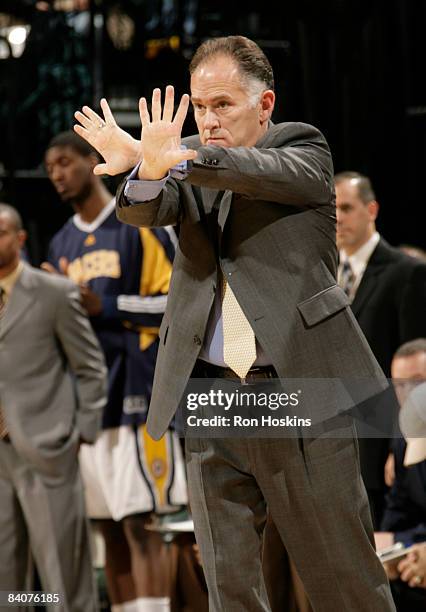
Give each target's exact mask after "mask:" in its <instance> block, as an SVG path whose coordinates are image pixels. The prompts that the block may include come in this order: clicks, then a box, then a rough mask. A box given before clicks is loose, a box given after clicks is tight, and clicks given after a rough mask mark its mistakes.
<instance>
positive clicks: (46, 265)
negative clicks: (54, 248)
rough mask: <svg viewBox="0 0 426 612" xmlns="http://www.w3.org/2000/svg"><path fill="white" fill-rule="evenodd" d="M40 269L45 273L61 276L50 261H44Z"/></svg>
mask: <svg viewBox="0 0 426 612" xmlns="http://www.w3.org/2000/svg"><path fill="white" fill-rule="evenodd" d="M40 268H41V269H42V270H44V271H45V272H49V274H59V272H58V270H57V269H56V268H55V267H54V266H52V264H51V263H49V262H48V261H43V263H42V264H41V266H40Z"/></svg>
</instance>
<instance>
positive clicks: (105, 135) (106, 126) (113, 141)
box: [74, 98, 141, 176]
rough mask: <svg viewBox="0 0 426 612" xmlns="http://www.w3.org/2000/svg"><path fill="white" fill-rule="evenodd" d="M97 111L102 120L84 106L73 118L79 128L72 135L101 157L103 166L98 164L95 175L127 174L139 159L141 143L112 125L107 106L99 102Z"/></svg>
mask: <svg viewBox="0 0 426 612" xmlns="http://www.w3.org/2000/svg"><path fill="white" fill-rule="evenodd" d="M101 108H102V111H103V115H104V119H102V117H100V116H99V115H98V114H97V113H95V111H93V110H92V109H91V108H89V107H88V106H83V108H82V111H83V112H80V111H77V112H76V113H75V114H74V116H75V118H76V119H77V121H79V122H80V124H81V125H75V126H74V130H75V132H76V133H77V134H78V135H79V136H81V137H82V138H84V140H86V141H87V142H88V143H89V144H91V145H92V147H94V148H95V149H96V151H98V153H100V154H101V155H102V157H103V158H104V160H105V163H102V164H98V165H97V166H96V167H95V169H94V173H95V174H109V175H111V176H114V175H115V174H120V173H121V172H127V171H128V170H130V169H131V168H133V167H134V166H135V165H136V164H137V163H138V162H139V161H140V159H141V143H140V141H138V140H135V139H134V138H132V137H131V136H130V134H128V133H127V132H125V131H124V130H122V129H121V128H120V127H119V126H118V125H117V123H116V122H115V119H114V116H113V114H112V112H111V109H110V108H109V106H108V102H107V101H106V100H105V99H104V98H103V99H102V100H101Z"/></svg>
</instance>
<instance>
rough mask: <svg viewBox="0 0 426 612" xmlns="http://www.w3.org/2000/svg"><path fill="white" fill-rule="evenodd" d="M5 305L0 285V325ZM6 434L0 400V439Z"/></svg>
mask: <svg viewBox="0 0 426 612" xmlns="http://www.w3.org/2000/svg"><path fill="white" fill-rule="evenodd" d="M5 307H6V301H5V298H4V290H3V288H2V287H0V327H1V321H2V318H3V315H4V310H5ZM7 435H8V431H7V427H6V423H5V420H4V417H3V411H2V409H1V402H0V440H3V439H4V438H6V436H7Z"/></svg>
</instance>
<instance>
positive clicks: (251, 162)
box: [187, 123, 333, 207]
mask: <svg viewBox="0 0 426 612" xmlns="http://www.w3.org/2000/svg"><path fill="white" fill-rule="evenodd" d="M270 130H272V131H273V132H277V136H276V138H273V142H277V141H279V138H278V136H279V135H282V138H281V140H282V141H283V142H282V144H280V145H275V146H272V147H271V148H256V147H236V148H232V147H231V148H224V147H215V146H202V147H200V148H199V149H198V157H197V159H196V160H194V162H193V165H192V171H191V172H190V173H189V175H188V178H187V181H188V182H189V183H191V184H192V185H199V186H203V187H210V188H212V189H218V190H225V189H228V190H230V191H232V192H234V193H238V194H240V195H242V196H244V197H246V198H248V199H254V200H266V201H270V202H278V203H282V204H290V205H295V206H303V207H310V206H315V207H316V206H318V205H319V204H328V203H329V202H330V200H331V198H332V195H333V180H332V179H333V165H332V160H331V154H330V151H329V148H328V145H327V143H326V141H325V139H324V137H323V136H322V134H321V133H320V132H319V131H318V130H317V129H316V128H314V127H312V126H310V125H305V124H294V123H292V124H286V125H285V127H284V126H281V125H275V126H272V127H271V128H270ZM281 133H282V134H281Z"/></svg>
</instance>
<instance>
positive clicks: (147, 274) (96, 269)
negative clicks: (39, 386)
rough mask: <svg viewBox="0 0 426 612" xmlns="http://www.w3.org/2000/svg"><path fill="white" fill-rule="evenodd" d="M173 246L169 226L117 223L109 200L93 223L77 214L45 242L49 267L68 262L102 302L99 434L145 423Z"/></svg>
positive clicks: (97, 327) (96, 323) (70, 273)
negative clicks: (105, 387) (104, 395)
mask: <svg viewBox="0 0 426 612" xmlns="http://www.w3.org/2000/svg"><path fill="white" fill-rule="evenodd" d="M174 241H175V234H174V231H173V229H172V228H170V229H168V228H167V229H147V228H140V229H137V228H135V227H131V226H129V225H125V224H123V223H121V222H120V221H118V219H117V217H116V215H115V201H114V200H113V201H111V202H110V203H109V204H108V205H107V206H106V207H105V208H104V209H103V210H102V212H101V213H100V214H99V215H98V217H97V218H96V219H95V221H94V222H93V223H90V224H87V223H84V222H83V221H82V220H81V218H80V216H79V215H74V217H72V218H71V219H69V221H67V223H66V224H65V225H64V227H63V228H62V229H61V230H60V231H59V232H58V233H57V234H56V235H55V236H54V237H53V239H52V242H51V244H50V247H49V254H48V261H49V262H50V263H51V264H52V265H53V266H55V268H59V259H60V258H61V257H66V259H67V260H68V262H69V266H68V276H69V277H70V278H71V279H72V280H73V281H74V282H76V283H77V284H87V285H88V286H89V287H90V288H91V289H92V291H94V292H95V293H97V294H98V295H99V296H100V297H101V298H102V305H103V311H102V314H101V315H99V316H96V317H92V318H91V322H92V325H93V328H94V330H95V332H96V334H97V336H98V339H99V342H100V343H101V346H102V348H103V350H104V353H105V357H106V361H107V365H108V371H109V399H108V403H107V406H106V408H105V410H104V416H103V427H104V428H108V427H117V426H119V425H120V424H125V423H126V424H130V423H134V424H139V423H143V422H144V421H145V420H146V414H147V410H148V404H149V400H150V397H151V388H152V379H153V375H154V367H155V359H156V355H157V348H158V330H159V327H160V323H161V319H162V317H163V313H164V311H165V308H166V301H167V292H168V288H169V283H170V277H171V272H172V262H173V257H174Z"/></svg>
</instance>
